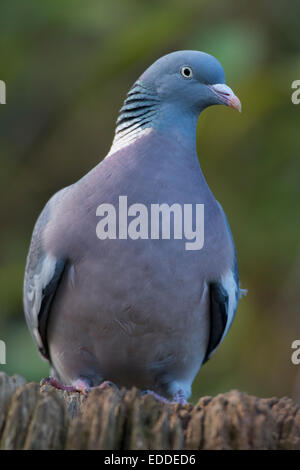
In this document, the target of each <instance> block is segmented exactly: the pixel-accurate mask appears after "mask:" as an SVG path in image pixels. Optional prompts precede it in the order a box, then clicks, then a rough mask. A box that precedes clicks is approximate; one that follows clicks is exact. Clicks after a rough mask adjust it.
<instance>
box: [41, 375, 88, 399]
mask: <svg viewBox="0 0 300 470" xmlns="http://www.w3.org/2000/svg"><path fill="white" fill-rule="evenodd" d="M40 385H51V386H52V387H54V388H57V389H58V390H64V391H66V392H79V393H82V394H83V395H87V394H88V392H89V391H90V386H89V385H88V383H87V382H85V381H84V380H82V379H78V380H75V382H74V384H73V385H64V384H62V383H61V382H59V381H58V380H57V379H55V378H54V377H46V378H45V379H43V380H41V382H40Z"/></svg>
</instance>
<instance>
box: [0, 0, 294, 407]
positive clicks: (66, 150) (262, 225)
mask: <svg viewBox="0 0 300 470" xmlns="http://www.w3.org/2000/svg"><path fill="white" fill-rule="evenodd" d="M299 15H300V4H299V2H296V1H291V2H289V3H288V4H287V2H283V1H282V0H280V1H277V2H273V1H271V0H263V1H260V2H257V1H256V2H250V1H245V0H242V1H240V2H236V1H235V2H234V1H233V0H226V1H224V2H217V1H216V0H202V1H199V0H189V1H187V2H182V1H180V0H166V1H163V2H162V1H158V0H155V1H152V2H146V1H137V0H122V1H121V0H114V1H101V2H99V1H96V0H88V1H87V2H82V1H79V0H63V1H61V0H60V1H58V0H44V2H39V1H38V0H27V1H26V2H20V1H16V0H9V1H8V0H1V3H0V52H1V56H0V57H1V61H0V79H2V80H5V82H6V84H7V104H6V105H5V106H4V105H2V106H0V152H1V158H0V161H1V172H0V187H1V191H2V196H1V201H0V204H1V233H0V237H1V239H0V242H1V244H0V246H1V250H0V259H1V264H0V338H1V339H3V340H5V341H6V344H7V365H4V366H0V367H1V369H3V370H5V371H6V372H7V373H9V374H13V373H15V372H18V373H21V374H24V376H25V377H26V378H27V379H29V380H31V379H32V380H39V379H40V378H41V377H42V376H44V375H47V374H48V366H47V364H46V363H44V362H43V361H42V360H41V359H40V358H39V356H38V353H37V352H36V350H35V347H34V345H33V342H32V340H31V337H30V335H29V332H28V331H27V328H26V325H25V321H24V318H23V312H22V279H23V272H24V265H25V257H26V253H27V249H28V245H29V241H30V236H31V231H32V228H33V224H34V221H35V219H36V217H37V216H38V214H39V212H40V211H41V209H42V207H43V206H44V204H45V202H46V201H47V200H48V198H49V197H50V196H51V195H52V194H53V193H54V192H56V191H57V190H58V189H60V188H61V187H63V186H66V185H68V184H70V183H72V182H74V181H76V180H77V179H79V178H80V177H81V176H82V175H83V174H85V173H86V172H87V171H88V170H89V169H90V168H92V167H93V166H95V165H96V164H97V163H98V161H99V160H101V159H102V158H103V157H104V156H105V154H106V153H107V151H108V149H109V147H110V143H111V141H112V137H113V131H114V123H115V120H116V116H117V112H118V109H119V108H120V106H121V103H122V100H123V98H124V96H125V94H126V92H127V91H128V88H129V87H130V86H131V85H132V83H133V82H134V81H135V80H136V78H137V77H138V76H139V75H140V74H141V73H142V72H143V70H144V69H145V68H146V67H147V66H148V65H149V64H150V63H152V62H153V61H154V60H155V59H156V58H158V57H159V56H161V55H163V54H165V53H168V52H171V51H173V50H178V49H198V50H203V51H206V52H209V53H211V54H213V55H215V56H216V57H217V58H218V59H219V60H220V61H221V63H222V65H223V67H224V69H225V72H226V77H227V83H228V84H229V85H230V86H231V87H232V88H233V89H234V90H235V91H236V93H237V94H238V96H239V97H240V99H241V101H242V103H243V113H242V114H241V115H239V114H238V113H234V112H232V111H231V110H229V109H227V108H225V107H212V108H209V109H207V110H206V111H205V112H204V113H203V114H202V115H201V118H200V120H199V126H198V153H199V158H200V162H201V166H202V168H203V171H204V173H205V175H206V177H207V180H208V182H209V184H210V186H211V188H212V190H213V191H214V193H215V195H216V197H217V198H218V199H219V200H220V201H221V203H222V205H223V207H224V209H225V211H226V213H227V215H228V218H229V221H230V224H231V227H232V231H233V234H234V237H235V241H236V245H237V249H238V256H239V264H240V277H241V281H242V285H243V286H244V287H247V288H248V291H249V293H248V296H247V297H246V298H243V300H242V301H241V303H240V306H239V309H238V314H237V317H236V320H235V322H234V323H233V326H232V329H231V331H230V334H229V336H228V337H227V339H226V341H225V342H224V344H223V345H222V346H221V347H220V348H219V349H218V351H217V353H216V354H215V356H214V357H213V359H211V360H210V361H209V363H208V364H207V365H205V366H204V367H203V369H202V370H201V372H200V374H199V375H198V377H197V379H196V382H195V384H194V395H193V397H194V399H196V397H197V396H199V395H200V394H214V393H218V392H224V391H226V390H229V389H231V388H238V389H241V390H246V391H248V392H250V393H253V394H257V395H265V396H266V395H283V394H287V395H290V396H293V397H294V398H295V399H298V400H299V399H300V366H298V368H297V366H294V365H292V363H291V360H290V356H291V343H292V341H293V340H294V339H299V337H300V315H299V314H298V304H299V300H300V293H299V278H300V239H299V233H300V217H299V200H300V184H299V175H300V158H299V142H298V135H299V116H300V107H297V106H295V105H293V104H292V103H291V83H292V81H293V80H295V79H299V78H300V54H299V40H298V39H299Z"/></svg>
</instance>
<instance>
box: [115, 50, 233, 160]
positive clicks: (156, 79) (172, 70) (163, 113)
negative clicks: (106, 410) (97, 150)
mask: <svg viewBox="0 0 300 470" xmlns="http://www.w3.org/2000/svg"><path fill="white" fill-rule="evenodd" d="M213 104H225V105H227V106H231V107H232V108H234V109H238V110H239V111H241V103H240V100H239V99H238V98H237V96H235V94H234V93H233V91H232V90H231V88H229V86H227V85H226V84H225V74H224V70H223V68H222V66H221V64H220V63H219V62H218V61H217V59H215V58H214V57H213V56H211V55H209V54H205V53H204V52H199V51H178V52H172V53H171V54H168V55H166V56H164V57H161V58H160V59H158V60H157V61H156V62H154V64H152V65H151V66H150V67H149V68H148V69H147V70H146V71H145V72H144V73H143V74H142V75H141V76H140V78H139V79H138V80H137V81H136V82H135V84H134V85H133V86H132V88H131V89H130V91H129V92H128V94H127V98H126V99H125V102H124V104H123V106H122V108H121V110H120V114H119V117H118V119H117V126H116V132H115V138H114V141H113V146H112V148H111V151H110V152H114V151H116V150H117V149H119V148H122V147H123V146H125V145H127V144H129V143H132V142H134V140H135V139H137V138H139V137H140V136H141V135H142V131H144V129H147V128H155V129H158V130H160V131H165V132H167V133H168V134H170V133H171V132H173V131H174V130H175V132H177V133H181V134H182V135H185V136H186V137H187V136H188V137H189V138H190V139H192V141H193V142H194V141H195V132H196V125H197V120H198V116H199V114H200V112H201V111H202V110H203V109H205V108H207V107H208V106H211V105H213Z"/></svg>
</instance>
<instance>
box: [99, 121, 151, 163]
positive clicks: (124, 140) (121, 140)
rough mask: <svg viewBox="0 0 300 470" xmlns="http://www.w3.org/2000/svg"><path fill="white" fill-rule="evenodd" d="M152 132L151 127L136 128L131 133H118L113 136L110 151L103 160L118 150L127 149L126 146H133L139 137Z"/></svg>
mask: <svg viewBox="0 0 300 470" xmlns="http://www.w3.org/2000/svg"><path fill="white" fill-rule="evenodd" d="M152 130H153V127H144V128H141V127H136V128H135V129H133V130H132V131H131V132H128V130H127V132H126V131H124V132H123V133H122V132H119V133H118V134H116V135H115V138H114V140H113V143H112V146H111V148H110V151H109V152H108V154H107V155H106V157H105V158H108V157H110V156H111V155H113V154H114V153H116V152H118V151H119V150H121V149H123V148H125V147H127V146H128V145H131V144H133V143H134V142H136V141H137V140H138V139H140V138H141V137H144V136H146V135H148V134H150V132H151V131H152Z"/></svg>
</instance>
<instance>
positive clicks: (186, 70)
mask: <svg viewBox="0 0 300 470" xmlns="http://www.w3.org/2000/svg"><path fill="white" fill-rule="evenodd" d="M180 73H181V75H182V76H183V77H184V78H192V76H193V70H192V69H191V67H188V66H187V65H184V66H183V67H181V69H180Z"/></svg>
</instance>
